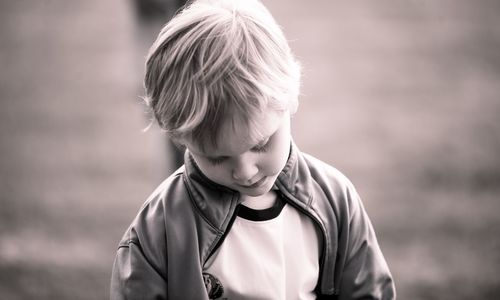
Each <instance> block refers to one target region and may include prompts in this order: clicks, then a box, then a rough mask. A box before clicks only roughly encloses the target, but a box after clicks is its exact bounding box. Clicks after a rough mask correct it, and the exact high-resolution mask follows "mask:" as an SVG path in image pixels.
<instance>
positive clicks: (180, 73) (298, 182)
mask: <svg viewBox="0 0 500 300" xmlns="http://www.w3.org/2000/svg"><path fill="white" fill-rule="evenodd" d="M299 79H300V70H299V66H298V64H297V62H296V61H295V60H294V58H293V56H292V54H291V51H290V49H289V47H288V44H287V41H286V39H285V38H284V35H283V33H282V32H281V30H280V28H279V27H278V25H277V24H276V23H275V21H274V20H273V18H272V17H271V15H270V14H269V12H268V11H267V10H266V9H265V8H264V7H263V6H262V4H260V3H258V2H256V0H253V1H251V0H242V1H230V0H225V1H224V0H221V1H197V2H194V3H192V4H190V5H189V6H188V7H187V8H185V9H184V10H183V11H181V12H180V13H179V14H178V15H177V16H175V17H174V19H173V20H172V21H170V22H169V23H168V24H167V25H166V26H165V27H164V28H163V30H162V31H161V33H160V35H159V36H158V39H157V40H156V42H155V43H154V44H153V46H152V48H151V50H150V53H149V56H148V59H147V63H146V76H145V88H146V101H147V103H148V105H149V106H150V108H151V109H152V111H153V113H154V116H155V119H156V121H157V122H158V124H159V125H160V126H161V128H162V129H164V130H165V131H166V132H167V134H168V135H169V136H170V137H172V138H173V139H174V140H175V141H176V142H177V143H179V144H181V145H183V146H185V147H186V148H187V151H186V154H185V158H184V163H185V164H184V166H183V167H181V168H180V169H179V170H177V171H176V172H175V173H174V174H173V175H171V176H170V177H169V178H168V179H166V180H165V181H164V182H163V183H162V184H161V185H160V186H159V187H158V189H157V190H156V191H155V192H154V193H153V194H152V195H151V196H150V198H149V199H148V200H147V201H146V203H145V204H144V205H143V207H142V208H141V210H140V212H139V214H138V215H137V217H136V218H135V220H134V221H133V223H132V224H131V226H130V227H129V229H128V230H127V232H126V233H125V235H124V237H123V239H122V241H121V242H120V244H119V248H118V251H117V255H116V259H115V264H114V267H113V275H112V282H111V299H318V298H321V299H323V298H324V299H394V298H395V290H394V284H393V281H392V277H391V274H390V272H389V269H388V267H387V264H386V262H385V260H384V257H383V255H382V253H381V251H380V249H379V246H378V243H377V240H376V237H375V234H374V231H373V229H372V226H371V224H370V221H369V219H368V216H367V215H366V213H365V210H364V208H363V206H362V204H361V201H360V199H359V197H358V195H357V193H356V191H355V190H354V187H353V186H352V184H351V183H350V182H349V181H348V180H347V179H346V178H345V177H344V176H343V175H342V174H341V173H340V172H338V171H337V170H336V169H334V168H332V167H330V166H328V165H326V164H325V163H323V162H321V161H319V160H317V159H315V158H313V157H311V156H308V155H306V154H303V153H301V152H300V151H299V150H298V148H297V147H296V146H295V145H294V143H293V142H292V139H291V135H290V115H291V114H293V113H294V112H295V110H296V109H297V105H298V100H297V99H298V93H299Z"/></svg>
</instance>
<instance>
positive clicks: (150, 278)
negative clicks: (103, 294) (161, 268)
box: [110, 242, 167, 300]
mask: <svg viewBox="0 0 500 300" xmlns="http://www.w3.org/2000/svg"><path fill="white" fill-rule="evenodd" d="M166 293H167V282H166V280H165V279H164V278H163V277H162V276H161V275H160V274H159V273H158V272H157V271H156V270H155V269H154V267H153V266H152V265H151V264H150V263H149V262H148V260H147V259H146V257H145V256H144V254H143V253H142V250H141V248H140V246H139V245H136V244H134V243H133V242H130V243H129V244H128V245H126V246H125V245H124V246H120V247H119V248H118V251H117V254H116V258H115V262H114V264H113V272H112V275H111V287H110V299H111V300H125V299H127V300H129V299H130V300H131V299H158V300H160V299H167V295H166Z"/></svg>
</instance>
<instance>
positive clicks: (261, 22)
mask: <svg viewBox="0 0 500 300" xmlns="http://www.w3.org/2000/svg"><path fill="white" fill-rule="evenodd" d="M299 86H300V66H299V64H298V62H297V61H296V60H295V58H294V57H293V55H292V53H291V50H290V48H289V46H288V43H287V40H286V39H285V36H284V34H283V32H282V31H281V29H280V27H279V26H278V24H277V23H276V22H275V20H274V19H273V17H272V16H271V14H270V13H269V12H268V10H267V9H266V8H265V7H264V6H263V5H262V4H261V3H260V2H258V1H257V0H253V1H251V0H239V1H238V0H218V1H213V0H212V1H201V0H200V1H195V2H193V3H191V4H190V5H189V6H187V7H186V8H185V9H183V10H182V11H180V12H179V13H178V14H177V15H176V16H175V17H174V18H173V19H172V20H171V21H170V22H169V23H167V24H166V25H165V26H164V27H163V29H162V30H161V32H160V34H159V36H158V38H157V39H156V41H155V42H154V44H153V45H152V47H151V49H150V51H149V54H148V57H147V62H146V75H145V79H144V87H145V90H146V97H145V100H146V103H147V104H148V106H149V107H150V108H151V110H152V112H153V113H154V117H155V119H156V121H157V122H158V124H159V125H160V127H161V128H162V129H163V130H165V131H166V132H167V133H168V134H169V135H170V136H171V137H173V138H174V140H175V139H176V140H182V139H186V138H187V139H190V140H191V141H195V142H196V143H197V144H198V145H199V146H201V147H202V148H204V145H207V143H208V142H210V143H211V144H212V146H216V145H217V141H218V138H219V136H218V132H219V131H220V128H221V126H222V124H223V122H224V121H226V120H227V119H228V118H234V116H235V115H238V116H239V118H240V119H243V121H244V122H245V123H246V125H247V126H249V128H251V123H252V122H254V121H253V118H252V116H255V115H256V114H258V113H261V112H263V111H264V110H265V109H269V108H270V109H275V110H277V111H285V110H290V111H291V112H295V110H296V108H297V105H298V94H299Z"/></svg>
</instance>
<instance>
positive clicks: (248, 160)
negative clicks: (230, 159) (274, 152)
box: [232, 153, 259, 185]
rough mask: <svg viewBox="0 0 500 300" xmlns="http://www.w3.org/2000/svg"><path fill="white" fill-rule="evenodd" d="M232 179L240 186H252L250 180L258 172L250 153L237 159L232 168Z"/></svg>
mask: <svg viewBox="0 0 500 300" xmlns="http://www.w3.org/2000/svg"><path fill="white" fill-rule="evenodd" d="M232 172H233V174H232V175H233V179H234V180H236V181H237V182H238V183H240V184H244V185H246V184H252V183H253V182H251V180H252V179H253V178H254V177H255V175H257V173H258V172H259V168H258V167H257V164H256V162H255V161H254V159H253V158H252V155H251V154H250V153H248V154H243V155H241V156H240V157H238V158H237V160H236V161H235V163H234V166H233V171H232Z"/></svg>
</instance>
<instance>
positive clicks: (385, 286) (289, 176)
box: [110, 144, 396, 300]
mask: <svg viewBox="0 0 500 300" xmlns="http://www.w3.org/2000/svg"><path fill="white" fill-rule="evenodd" d="M275 186H276V188H277V189H278V190H279V192H280V193H281V194H282V195H283V197H284V198H285V200H286V201H287V203H288V204H290V205H292V206H294V207H295V208H296V209H298V210H299V211H300V212H302V213H304V214H306V215H307V216H309V217H310V218H311V219H312V220H313V221H314V223H315V224H316V225H317V226H318V228H319V229H320V232H321V233H322V240H321V246H322V249H323V250H322V255H321V261H320V274H319V281H318V286H317V294H318V299H320V298H321V299H323V298H324V299H395V297H396V296H395V288H394V283H393V280H392V276H391V274H390V271H389V268H388V266H387V264H386V262H385V259H384V257H383V255H382V252H381V251H380V248H379V245H378V242H377V239H376V237H375V233H374V231H373V228H372V225H371V223H370V220H369V219H368V216H367V214H366V212H365V210H364V208H363V205H362V203H361V200H360V198H359V196H358V194H357V193H356V191H355V189H354V187H353V185H352V184H351V183H350V181H349V180H348V179H347V178H346V177H345V176H343V175H342V174H341V173H340V172H339V171H337V170H336V169H334V168H332V167H331V166H329V165H327V164H325V163H323V162H321V161H319V160H317V159H315V158H313V157H311V156H309V155H306V154H303V153H301V152H300V151H299V150H298V149H297V147H296V146H295V145H293V144H292V146H291V150H290V157H289V159H288V162H287V164H286V165H285V167H284V169H283V171H282V172H281V174H280V175H279V176H278V179H277V180H276V183H275ZM239 202H240V201H239V194H238V193H237V192H235V191H233V190H230V189H228V188H226V187H223V186H220V185H217V184H215V183H213V182H212V181H210V180H209V179H208V178H206V177H205V176H204V175H203V174H202V173H201V172H200V171H199V169H198V167H197V166H196V164H195V162H194V160H193V158H192V157H191V155H190V154H189V152H187V153H186V156H185V165H184V166H183V167H182V168H180V169H179V170H178V171H176V172H175V173H174V174H173V175H172V176H170V177H169V178H168V179H166V180H165V181H164V182H163V183H162V184H161V185H160V186H159V187H158V188H157V190H156V191H155V192H154V193H153V194H152V195H151V197H150V198H149V199H148V200H147V201H146V202H145V204H144V205H143V206H142V208H141V210H140V212H139V213H138V215H137V217H136V218H135V219H134V221H133V222H132V224H131V225H130V227H129V228H128V230H127V231H126V233H125V235H124V236H123V238H122V240H121V241H120V243H119V246H118V250H117V254H116V258H115V262H114V266H113V273H112V278H111V291H110V292H111V299H112V300H118V299H208V298H209V297H208V294H207V291H206V288H205V283H204V279H203V276H202V267H203V264H204V262H205V261H206V260H207V259H208V257H209V256H210V255H211V254H212V253H213V252H214V251H215V249H216V248H217V247H218V245H219V244H220V243H221V242H222V241H223V239H224V236H225V234H226V233H227V232H228V231H229V230H230V227H231V223H232V219H233V216H234V215H235V213H234V212H235V209H236V207H237V206H238V204H239Z"/></svg>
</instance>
